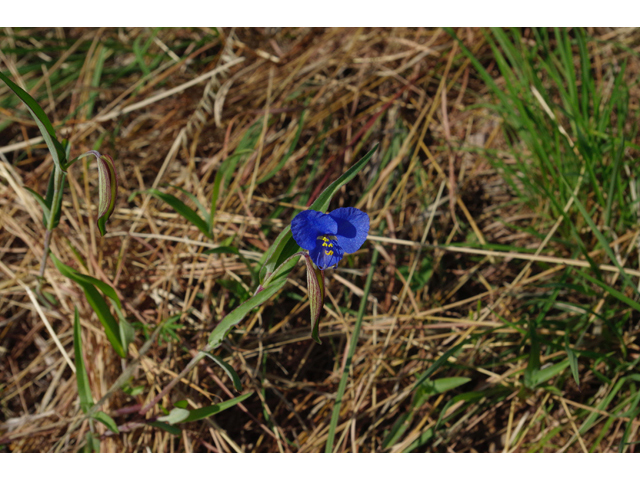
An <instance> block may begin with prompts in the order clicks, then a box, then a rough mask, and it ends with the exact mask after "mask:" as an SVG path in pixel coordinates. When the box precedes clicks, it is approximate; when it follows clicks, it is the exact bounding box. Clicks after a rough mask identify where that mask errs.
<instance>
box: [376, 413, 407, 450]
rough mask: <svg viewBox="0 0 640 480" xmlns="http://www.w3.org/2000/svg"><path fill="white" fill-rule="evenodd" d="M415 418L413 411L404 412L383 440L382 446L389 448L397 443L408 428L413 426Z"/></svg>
mask: <svg viewBox="0 0 640 480" xmlns="http://www.w3.org/2000/svg"><path fill="white" fill-rule="evenodd" d="M412 420H413V412H411V414H409V413H403V414H402V415H400V416H399V417H398V419H397V420H396V422H395V423H394V424H393V427H391V431H390V432H389V433H388V434H387V435H386V437H384V440H383V441H382V448H383V449H386V448H389V447H390V446H391V445H395V444H396V443H398V441H399V440H400V439H401V438H402V435H404V432H406V431H407V428H409V427H410V426H411V421H412Z"/></svg>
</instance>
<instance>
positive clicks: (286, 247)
mask: <svg viewBox="0 0 640 480" xmlns="http://www.w3.org/2000/svg"><path fill="white" fill-rule="evenodd" d="M377 149H378V145H375V146H374V147H373V148H372V149H371V150H369V151H368V152H367V153H366V154H365V156H364V157H362V158H361V159H360V160H359V161H357V162H356V163H355V164H354V165H353V166H352V167H351V168H349V169H348V170H347V171H346V172H345V173H344V174H343V175H342V176H341V177H340V178H338V179H337V180H336V181H335V182H333V183H332V184H331V185H329V186H328V187H327V188H326V189H325V190H324V191H323V192H322V193H321V194H320V195H318V198H317V199H316V201H315V202H313V203H312V204H311V206H310V207H309V208H310V209H311V210H317V211H319V212H326V211H327V209H328V208H329V203H330V202H331V199H332V198H333V196H334V195H335V194H336V192H337V191H338V190H339V189H340V188H342V187H343V186H344V185H346V184H347V183H349V182H350V181H351V180H352V179H353V178H354V177H355V176H356V175H357V174H358V172H359V171H360V170H362V168H363V167H364V166H365V165H366V164H367V163H368V162H369V161H370V160H371V157H372V156H373V154H374V153H375V152H376V150H377ZM299 251H300V247H299V246H298V244H297V243H296V242H295V240H294V239H293V236H292V235H291V225H287V227H286V228H285V229H284V230H283V231H282V232H280V235H278V237H277V238H276V240H275V241H274V242H273V244H272V245H271V247H270V248H269V250H267V251H266V252H265V254H264V255H263V256H262V259H261V262H260V263H262V268H261V269H260V282H261V283H263V284H264V282H265V279H266V278H268V277H269V276H270V275H271V273H272V272H273V271H274V270H275V269H276V268H278V267H279V266H281V265H282V264H283V263H284V262H286V261H287V260H288V259H289V258H291V256H292V255H294V254H295V253H297V252H299ZM291 268H293V267H291Z"/></svg>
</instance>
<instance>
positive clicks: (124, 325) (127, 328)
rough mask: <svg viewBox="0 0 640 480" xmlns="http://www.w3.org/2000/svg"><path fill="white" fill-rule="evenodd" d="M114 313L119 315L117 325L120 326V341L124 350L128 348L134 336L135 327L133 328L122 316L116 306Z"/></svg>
mask: <svg viewBox="0 0 640 480" xmlns="http://www.w3.org/2000/svg"><path fill="white" fill-rule="evenodd" d="M116 313H117V314H118V316H119V320H120V321H119V322H118V325H119V326H120V341H121V342H122V346H123V348H124V351H125V352H126V351H128V350H129V344H131V343H132V342H133V341H134V340H135V338H136V329H135V328H133V325H131V324H130V323H129V322H127V320H126V318H124V316H122V314H121V312H120V311H119V310H118V309H117V308H116Z"/></svg>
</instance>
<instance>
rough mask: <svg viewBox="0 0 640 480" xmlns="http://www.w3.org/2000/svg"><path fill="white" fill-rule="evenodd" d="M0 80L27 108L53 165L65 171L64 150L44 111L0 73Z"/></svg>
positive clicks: (29, 96)
mask: <svg viewBox="0 0 640 480" xmlns="http://www.w3.org/2000/svg"><path fill="white" fill-rule="evenodd" d="M0 80H2V81H3V82H4V83H6V84H7V86H8V87H9V88H10V89H11V90H13V92H14V93H15V94H16V95H17V96H18V97H20V100H22V101H23V102H24V103H25V105H26V106H27V107H28V108H29V113H31V116H32V117H33V119H34V120H35V121H36V124H37V125H38V128H39V129H40V133H41V134H42V138H44V141H45V143H46V144H47V147H48V148H49V152H51V156H52V157H53V163H54V164H55V166H56V167H57V168H59V169H60V170H66V168H65V165H64V164H65V161H66V159H65V150H64V148H63V147H62V144H61V143H60V142H59V141H58V139H57V137H56V131H55V129H54V128H53V125H51V122H50V121H49V118H48V117H47V114H46V113H44V110H43V109H42V107H40V105H38V102H36V101H35V100H34V99H33V97H32V96H31V95H29V94H28V93H27V92H25V91H24V90H23V89H22V88H20V87H19V86H18V85H16V84H15V83H13V82H12V81H11V80H9V78H8V77H6V76H5V75H4V74H2V73H0Z"/></svg>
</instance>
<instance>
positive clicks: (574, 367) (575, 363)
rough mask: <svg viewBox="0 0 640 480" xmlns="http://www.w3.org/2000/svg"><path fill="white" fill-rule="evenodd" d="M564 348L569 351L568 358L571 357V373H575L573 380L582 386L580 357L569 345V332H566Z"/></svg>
mask: <svg viewBox="0 0 640 480" xmlns="http://www.w3.org/2000/svg"><path fill="white" fill-rule="evenodd" d="M564 349H565V350H566V352H567V358H568V359H569V367H571V375H573V380H574V381H575V382H576V385H578V386H580V376H579V371H578V357H577V356H576V354H575V352H574V351H573V350H572V349H571V347H570V346H569V335H567V332H565V333H564Z"/></svg>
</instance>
